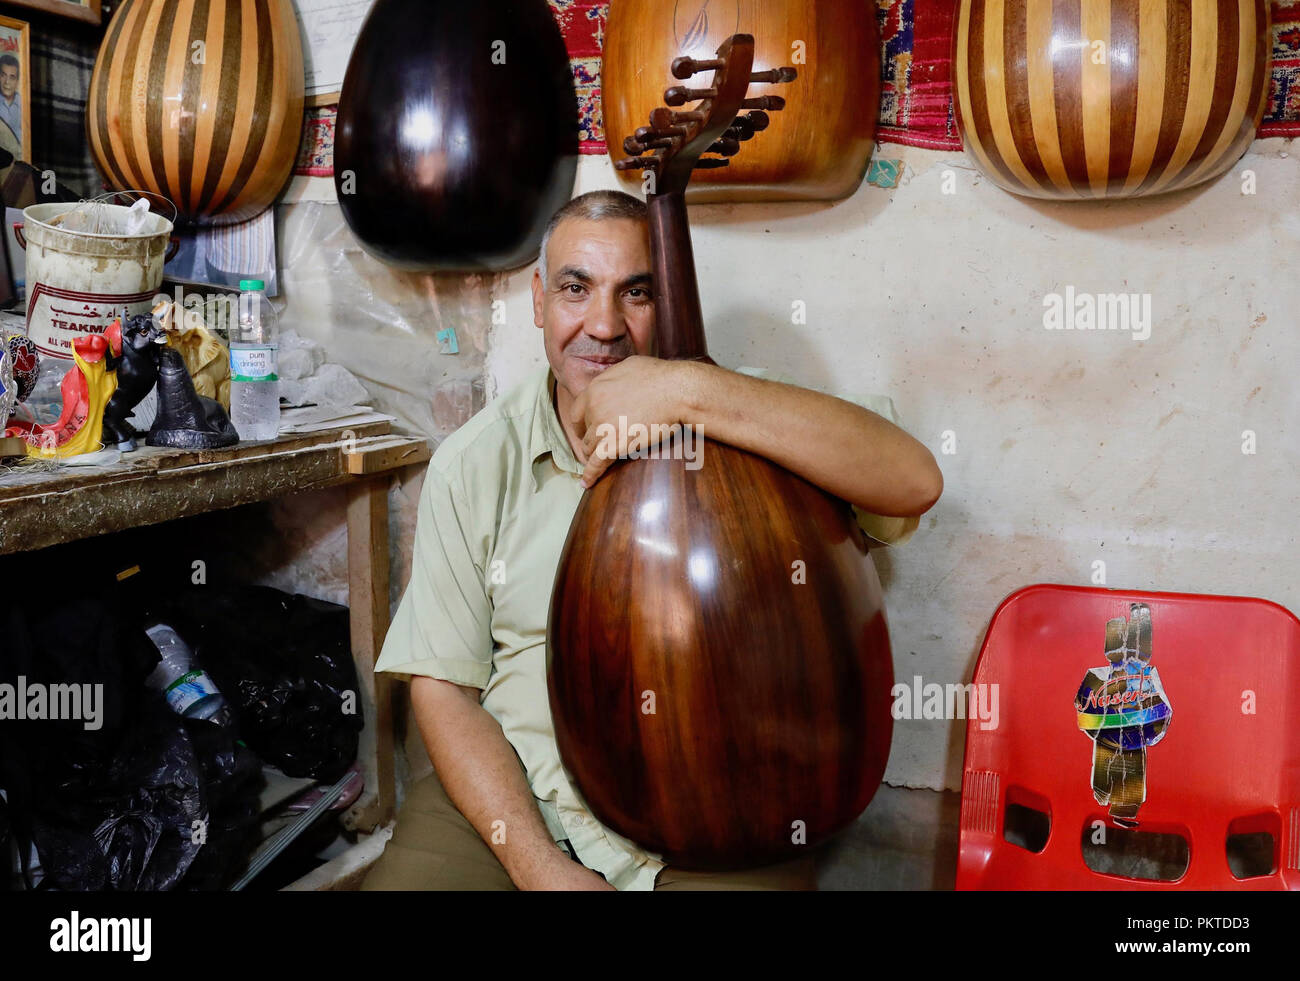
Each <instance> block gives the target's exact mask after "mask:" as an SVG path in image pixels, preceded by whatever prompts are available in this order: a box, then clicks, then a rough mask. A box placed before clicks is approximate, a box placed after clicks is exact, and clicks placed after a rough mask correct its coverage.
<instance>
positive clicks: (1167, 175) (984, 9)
mask: <svg viewBox="0 0 1300 981" xmlns="http://www.w3.org/2000/svg"><path fill="white" fill-rule="evenodd" d="M1269 19H1270V11H1269V4H1268V3H1267V0H960V6H959V8H958V12H957V23H956V29H955V31H954V49H953V50H954V58H953V79H954V90H955V91H954V95H955V98H954V102H955V104H956V110H957V120H958V125H959V126H960V128H961V134H962V139H963V141H964V142H965V145H966V151H967V153H968V154H969V155H970V156H971V158H972V159H973V160H974V162H975V164H976V165H977V166H978V167H979V169H980V170H981V171H982V172H983V173H984V174H985V175H986V176H987V177H988V178H989V179H990V180H992V181H993V182H994V183H995V184H997V185H998V186H999V187H1002V188H1004V189H1005V190H1008V191H1011V192H1013V193H1015V194H1023V195H1027V196H1030V197H1036V198H1056V199H1079V198H1119V197H1135V196H1139V195H1146V194H1162V193H1164V192H1166V191H1174V190H1179V189H1181V188H1186V187H1191V186H1193V185H1195V184H1200V183H1202V182H1203V181H1207V180H1210V179H1211V178H1214V177H1217V176H1219V175H1220V174H1222V173H1223V172H1224V171H1226V170H1228V168H1230V167H1231V166H1232V165H1233V164H1234V163H1236V162H1237V160H1238V159H1239V158H1240V157H1241V155H1242V154H1243V153H1245V151H1246V148H1247V147H1248V146H1249V145H1250V142H1251V140H1253V139H1254V138H1255V129H1256V127H1257V126H1258V125H1259V120H1260V117H1261V116H1262V115H1263V112H1264V99H1265V93H1266V90H1267V87H1268V81H1269V60H1270V54H1271V51H1270V35H1269Z"/></svg>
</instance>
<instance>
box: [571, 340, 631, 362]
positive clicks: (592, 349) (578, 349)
mask: <svg viewBox="0 0 1300 981" xmlns="http://www.w3.org/2000/svg"><path fill="white" fill-rule="evenodd" d="M564 353H565V354H566V355H568V356H569V357H571V358H607V359H613V358H617V359H618V360H620V361H623V360H626V359H627V358H630V357H632V355H634V354H636V349H635V348H633V347H632V345H631V344H627V343H625V344H610V345H606V344H594V345H593V344H578V343H574V344H570V345H569V346H568V347H566V348H565V349H564Z"/></svg>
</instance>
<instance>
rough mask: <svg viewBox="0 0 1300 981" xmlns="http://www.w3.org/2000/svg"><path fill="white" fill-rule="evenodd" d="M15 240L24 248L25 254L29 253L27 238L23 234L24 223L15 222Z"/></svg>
mask: <svg viewBox="0 0 1300 981" xmlns="http://www.w3.org/2000/svg"><path fill="white" fill-rule="evenodd" d="M14 238H16V239H18V244H19V245H20V246H22V250H23V251H24V252H26V251H27V236H26V235H24V234H23V222H21V221H16V222H14Z"/></svg>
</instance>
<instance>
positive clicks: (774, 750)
mask: <svg viewBox="0 0 1300 981" xmlns="http://www.w3.org/2000/svg"><path fill="white" fill-rule="evenodd" d="M700 459H701V461H702V464H703V465H702V466H701V467H700V468H699V469H696V470H691V469H688V467H687V464H686V462H685V461H683V460H674V459H659V460H655V459H642V460H627V461H623V462H621V463H618V464H616V465H615V466H614V467H613V468H611V470H610V471H609V472H608V473H607V474H606V475H605V476H604V477H602V478H601V479H600V480H599V481H598V482H597V483H596V485H595V486H594V487H593V488H592V489H591V490H589V491H588V492H587V493H586V494H585V495H584V497H583V499H582V503H581V504H580V505H579V508H578V512H577V514H576V516H575V517H574V521H573V525H572V527H571V528H570V531H569V537H568V540H567V542H566V543H565V546H564V552H563V555H562V558H561V560H560V566H559V572H558V575H557V577H556V581H555V589H554V592H553V594H552V605H551V612H550V620H549V623H548V629H547V649H548V676H549V679H550V681H549V684H550V700H551V711H552V716H553V718H554V722H555V737H556V741H557V743H558V745H559V749H560V754H561V756H562V757H563V759H564V761H565V764H566V765H567V767H568V769H569V772H570V774H571V775H572V776H573V778H574V782H575V784H576V786H577V787H578V788H579V790H580V791H581V793H582V794H583V796H584V797H585V799H586V802H587V804H588V806H589V807H590V809H591V811H592V813H593V814H595V815H596V817H597V818H599V819H600V820H601V821H602V822H603V823H604V824H606V825H607V826H608V827H610V828H612V829H614V830H615V831H617V832H618V833H619V834H621V835H623V836H625V837H627V838H629V839H631V840H632V841H635V842H637V843H638V844H640V845H642V846H643V847H645V848H648V849H650V850H651V851H654V852H658V853H660V854H662V855H663V856H664V857H665V859H666V860H667V861H668V862H669V863H670V864H672V865H675V866H679V867H682V868H696V869H727V868H741V867H754V866H760V865H765V864H768V863H771V862H776V861H781V860H784V859H790V858H794V857H797V856H799V855H802V854H806V853H807V849H808V848H810V847H811V846H813V845H815V844H817V843H818V842H819V841H822V840H823V839H825V838H826V837H828V836H829V835H831V834H833V833H834V832H835V831H838V830H839V829H841V828H842V827H844V826H845V825H847V824H849V823H850V822H851V821H852V820H853V819H854V818H856V817H857V816H858V815H859V814H860V813H861V812H862V811H863V810H864V809H865V808H866V806H867V804H868V803H869V802H870V800H871V797H872V795H873V794H874V793H875V790H876V787H877V786H878V785H879V783H880V780H881V777H882V776H883V774H884V770H885V763H886V760H887V759H888V757H889V744H890V735H891V730H892V725H893V720H892V717H891V715H890V690H891V688H892V686H893V667H892V660H891V656H890V647H889V634H888V631H887V629H886V624H885V614H884V606H883V602H882V598H881V590H880V581H879V579H878V578H877V576H876V570H875V567H874V565H873V564H872V562H871V558H870V557H869V555H868V553H867V546H866V542H865V538H864V537H863V535H862V533H861V531H860V530H859V529H858V528H857V526H856V525H855V524H854V522H853V520H852V515H851V512H850V510H849V508H848V505H846V504H845V503H844V502H843V501H840V500H838V499H836V498H833V497H831V496H830V495H827V494H825V493H823V492H822V491H821V490H819V489H818V488H816V487H814V486H813V485H812V484H810V483H808V482H807V481H805V480H803V479H802V478H800V477H798V476H796V475H794V474H792V473H790V472H789V471H787V470H785V469H783V468H781V467H779V466H777V465H775V464H772V463H769V462H768V461H767V460H764V459H762V458H760V457H757V456H754V455H753V454H750V453H747V452H745V451H743V450H739V449H735V448H733V447H730V446H727V445H725V444H722V443H717V442H713V441H703V451H702V454H701V457H700ZM798 563H803V567H802V568H803V570H804V576H802V577H801V576H800V575H799V574H798V572H797V570H798V569H799V568H800V567H799V566H798ZM805 577H806V578H805ZM800 579H804V581H803V582H802V583H800V582H798V580H800ZM651 710H653V711H651ZM800 822H802V825H801V824H800ZM801 828H802V830H803V832H804V837H803V839H802V842H801V838H800V830H801Z"/></svg>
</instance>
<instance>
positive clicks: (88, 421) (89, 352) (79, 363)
mask: <svg viewBox="0 0 1300 981" xmlns="http://www.w3.org/2000/svg"><path fill="white" fill-rule="evenodd" d="M112 353H113V352H112V345H111V341H110V340H109V338H107V337H105V336H104V335H102V334H87V335H85V336H83V337H78V338H76V339H75V340H74V341H73V342H72V360H73V364H74V367H73V368H70V369H69V370H68V372H67V374H65V375H64V376H63V381H62V383H61V384H60V385H59V390H60V391H61V392H62V394H63V412H62V414H61V415H60V416H59V419H58V421H57V422H55V423H51V424H50V425H39V424H36V423H31V422H27V421H26V420H14V421H11V422H10V425H9V432H11V433H13V434H15V435H18V436H22V437H23V438H24V439H25V440H27V455H28V456H30V457H68V456H79V455H81V454H83V453H95V452H97V451H98V450H99V448H100V438H101V434H102V432H103V417H104V411H105V409H106V407H107V404H108V402H109V401H110V396H111V395H112V394H113V391H114V386H115V385H116V379H115V378H114V376H113V373H112V369H111V367H110V366H109V363H108V361H109V358H110V356H112Z"/></svg>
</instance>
